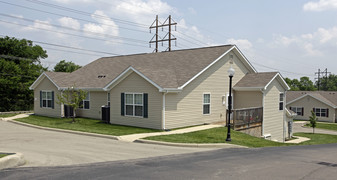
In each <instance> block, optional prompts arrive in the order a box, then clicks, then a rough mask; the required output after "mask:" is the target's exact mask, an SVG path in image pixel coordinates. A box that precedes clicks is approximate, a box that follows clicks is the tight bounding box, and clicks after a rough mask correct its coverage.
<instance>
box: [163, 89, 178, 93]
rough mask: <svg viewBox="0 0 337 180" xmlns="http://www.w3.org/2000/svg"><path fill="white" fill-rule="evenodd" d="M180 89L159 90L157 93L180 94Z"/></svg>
mask: <svg viewBox="0 0 337 180" xmlns="http://www.w3.org/2000/svg"><path fill="white" fill-rule="evenodd" d="M181 91H182V89H178V88H163V89H161V90H160V91H159V92H166V93H179V92H181Z"/></svg>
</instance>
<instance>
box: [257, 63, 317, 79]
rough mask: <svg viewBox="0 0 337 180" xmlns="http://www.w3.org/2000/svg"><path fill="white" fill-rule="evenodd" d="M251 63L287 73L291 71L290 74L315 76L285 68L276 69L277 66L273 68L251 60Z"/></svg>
mask: <svg viewBox="0 0 337 180" xmlns="http://www.w3.org/2000/svg"><path fill="white" fill-rule="evenodd" d="M251 63H253V64H256V65H258V66H262V67H265V68H268V69H272V70H276V71H282V72H286V73H290V74H296V75H304V76H313V75H309V74H302V73H294V72H291V71H287V70H283V69H276V68H272V67H269V66H265V65H263V64H259V63H256V62H251Z"/></svg>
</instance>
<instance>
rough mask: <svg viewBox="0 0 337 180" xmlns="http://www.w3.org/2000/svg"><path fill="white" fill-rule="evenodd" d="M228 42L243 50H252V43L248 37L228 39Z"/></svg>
mask: <svg viewBox="0 0 337 180" xmlns="http://www.w3.org/2000/svg"><path fill="white" fill-rule="evenodd" d="M226 43H228V44H235V45H236V46H238V47H239V49H242V50H245V51H252V47H253V44H252V43H251V42H250V41H249V40H248V39H233V38H231V39H228V40H227V42H226Z"/></svg>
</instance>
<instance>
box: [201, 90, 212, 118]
mask: <svg viewBox="0 0 337 180" xmlns="http://www.w3.org/2000/svg"><path fill="white" fill-rule="evenodd" d="M205 95H209V103H205ZM211 97H212V96H211V93H203V94H202V114H203V115H210V114H211V102H212V101H211ZM205 105H209V112H208V113H207V114H205V113H204V108H205Z"/></svg>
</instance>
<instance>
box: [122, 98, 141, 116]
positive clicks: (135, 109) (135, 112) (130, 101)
mask: <svg viewBox="0 0 337 180" xmlns="http://www.w3.org/2000/svg"><path fill="white" fill-rule="evenodd" d="M125 115H127V116H138V117H143V94H141V93H125Z"/></svg>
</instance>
